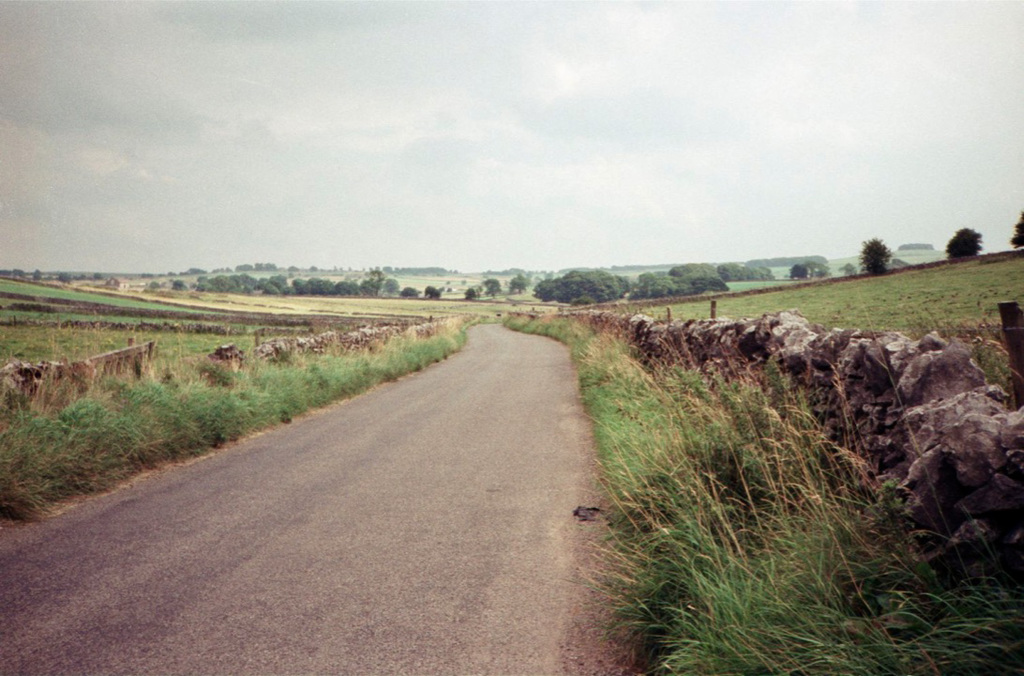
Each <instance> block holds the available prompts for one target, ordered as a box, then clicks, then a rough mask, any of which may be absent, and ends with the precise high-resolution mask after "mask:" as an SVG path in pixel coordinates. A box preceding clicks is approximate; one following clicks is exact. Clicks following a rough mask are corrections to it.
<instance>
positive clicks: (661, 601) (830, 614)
mask: <svg viewBox="0 0 1024 676" xmlns="http://www.w3.org/2000/svg"><path fill="white" fill-rule="evenodd" d="M508 324H509V325H510V326H511V327H512V328H516V329H519V330H524V331H528V332H532V333H540V334H544V335H550V336H553V337H556V338H558V339H560V340H563V341H566V342H568V344H569V345H570V346H571V348H572V352H573V355H574V358H575V360H576V362H577V365H578V371H579V379H580V385H581V390H582V395H583V399H584V402H585V405H586V406H587V409H588V411H589V413H590V414H591V416H592V417H593V419H594V425H595V438H596V440H597V443H598V453H599V461H600V463H601V467H602V474H603V477H602V478H603V482H604V486H605V490H606V492H607V495H608V498H609V501H610V503H611V504H612V506H613V510H612V514H611V515H610V526H611V530H610V536H609V541H608V546H607V557H608V560H609V562H610V565H609V570H610V572H609V575H608V578H607V580H606V583H605V591H606V593H607V595H608V598H609V600H610V602H611V603H612V605H613V606H614V608H615V611H616V614H617V617H618V621H619V622H620V623H621V625H622V626H623V627H625V628H627V629H629V630H630V631H632V632H633V633H634V634H635V636H636V637H637V638H638V640H639V642H640V643H641V645H642V646H643V649H644V651H645V653H646V655H647V657H648V660H649V664H650V668H651V671H652V672H655V673H666V674H668V673H671V674H716V675H726V674H865V675H867V674H872V675H876V674H1009V673H1015V674H1016V673H1024V590H1022V588H1021V587H1020V585H1018V584H1015V583H1014V582H1012V581H1009V580H999V579H987V580H974V581H971V582H957V581H953V580H947V579H944V578H943V576H942V575H941V574H940V573H939V572H937V571H935V570H933V569H932V568H931V567H930V566H928V565H927V564H926V563H924V562H922V561H920V560H919V558H918V557H917V556H916V555H915V548H914V542H913V536H912V535H911V534H909V533H908V532H907V530H906V529H905V523H904V519H903V515H902V508H901V506H900V504H899V502H898V501H896V500H895V498H894V491H893V490H892V487H890V486H883V487H880V488H879V489H877V490H867V489H865V488H864V486H865V485H866V484H865V481H864V477H863V474H862V468H861V464H860V462H859V460H858V459H857V458H856V457H854V456H852V455H851V454H849V453H847V452H846V451H844V450H843V449H841V448H838V447H836V446H834V445H833V444H831V443H830V442H828V441H827V440H826V439H825V437H824V435H823V434H822V433H821V430H820V429H819V427H818V425H817V423H816V421H815V420H814V419H813V417H812V416H811V415H810V413H809V411H808V407H807V406H806V404H805V402H804V401H802V399H801V394H800V392H799V391H797V390H794V389H792V388H790V387H789V385H788V383H787V382H786V380H785V379H784V378H782V377H781V376H780V375H779V374H778V373H777V372H775V373H773V372H772V371H771V370H770V369H769V371H767V372H766V374H765V377H764V380H763V382H760V383H748V384H736V383H725V382H715V383H711V384H708V383H705V382H704V381H703V380H702V379H701V378H700V377H699V376H697V375H696V374H694V373H692V372H687V371H683V370H679V369H675V370H664V371H660V372H650V371H648V370H646V369H644V368H643V367H642V366H641V365H640V364H638V363H637V362H636V361H635V360H634V359H633V358H632V356H631V354H630V350H629V348H628V346H626V345H625V344H624V343H622V342H620V341H617V340H615V339H614V338H612V337H609V336H602V335H595V334H593V333H592V332H590V331H589V330H588V329H584V328H582V327H580V326H578V325H575V324H569V323H568V322H566V321H565V320H537V321H532V322H528V321H526V320H521V319H511V320H509V322H508Z"/></svg>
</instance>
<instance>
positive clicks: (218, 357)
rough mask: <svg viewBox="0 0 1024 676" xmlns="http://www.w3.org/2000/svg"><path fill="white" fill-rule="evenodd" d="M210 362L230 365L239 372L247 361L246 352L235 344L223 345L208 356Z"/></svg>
mask: <svg viewBox="0 0 1024 676" xmlns="http://www.w3.org/2000/svg"><path fill="white" fill-rule="evenodd" d="M206 358H207V359H209V360H210V361H215V362H218V363H222V364H228V365H229V366H230V367H231V368H232V369H234V370H238V369H239V368H241V366H242V362H243V361H245V352H243V351H242V350H240V349H238V347H237V346H235V345H234V344H230V345H221V346H220V347H218V348H217V349H216V350H214V351H213V352H211V353H210V354H208V355H207V356H206Z"/></svg>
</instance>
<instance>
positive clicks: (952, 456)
mask: <svg viewBox="0 0 1024 676" xmlns="http://www.w3.org/2000/svg"><path fill="white" fill-rule="evenodd" d="M571 315H572V316H573V317H574V318H577V319H579V320H582V321H585V322H587V323H589V324H591V325H592V326H595V327H597V328H599V329H602V330H606V331H615V332H617V333H619V334H620V335H622V336H623V337H625V338H626V339H628V340H629V341H630V342H631V343H632V344H633V345H634V346H635V347H636V348H637V349H638V351H639V353H640V355H641V356H642V358H643V359H645V360H647V361H648V362H650V363H675V364H678V363H682V364H685V365H687V366H688V367H690V368H694V369H698V370H700V371H702V372H705V373H711V372H714V373H718V374H722V375H723V376H725V377H738V376H741V375H742V374H744V373H748V372H750V371H751V370H752V369H756V368H757V367H758V366H759V365H762V364H764V363H765V362H767V361H768V360H775V361H776V362H777V363H778V364H779V366H780V367H781V368H782V370H783V371H784V372H786V373H788V374H789V375H790V376H791V377H792V378H794V379H795V380H797V381H798V382H800V383H802V384H803V385H805V386H806V387H807V388H808V391H809V392H810V396H811V401H812V405H813V406H814V409H815V413H816V414H817V415H818V417H819V419H820V420H821V421H822V422H823V424H824V425H825V428H826V430H827V431H828V433H829V434H830V436H831V437H832V438H833V440H835V441H837V442H839V443H841V444H843V445H844V446H846V447H848V448H853V449H855V450H857V451H858V452H859V453H860V454H861V455H862V456H863V457H864V458H865V459H866V460H867V462H868V464H869V466H870V468H871V469H872V471H873V472H872V474H873V476H874V477H875V478H876V479H877V480H878V482H881V481H886V480H891V481H894V482H896V483H897V484H898V485H899V490H900V491H901V492H902V494H903V496H904V497H905V499H906V504H907V508H908V513H909V516H910V518H911V519H912V521H913V522H914V524H915V526H916V527H917V528H918V529H920V530H921V532H922V533H924V534H925V536H924V537H923V539H922V542H923V545H924V547H925V551H926V555H927V556H928V557H929V558H930V559H933V560H936V561H939V562H941V563H943V564H945V565H947V566H948V567H950V568H953V569H955V570H958V571H961V572H965V573H967V574H970V575H980V574H985V573H987V572H991V571H990V564H991V562H992V561H993V557H992V556H991V554H992V553H993V552H994V553H995V554H996V557H995V559H996V560H997V561H998V562H999V563H1000V564H1001V566H1002V567H1003V568H1004V569H1005V570H1008V571H1011V572H1012V573H1014V574H1015V575H1018V576H1022V577H1024V408H1022V409H1021V410H1017V411H1011V410H1009V409H1008V408H1007V395H1006V393H1005V392H1004V391H1003V390H1002V389H1001V388H998V387H995V386H991V385H988V384H986V382H985V377H984V374H983V373H982V371H981V369H980V368H978V366H977V365H976V364H975V363H974V362H973V361H972V360H971V351H970V349H969V348H968V347H967V346H966V345H963V344H962V343H959V342H956V341H952V342H950V341H946V340H943V339H942V338H941V337H940V336H938V335H937V334H929V335H927V336H925V337H924V338H922V339H920V340H911V339H910V338H908V337H906V336H904V335H901V334H899V333H892V332H885V333H871V332H862V331H854V330H840V329H832V330H826V329H825V328H824V327H822V326H820V325H817V324H812V323H810V322H808V321H807V320H806V319H805V318H804V317H803V316H802V315H800V313H799V312H797V311H795V310H794V311H788V312H779V313H775V314H766V315H764V316H762V317H760V318H757V319H744V320H728V319H718V320H691V321H685V322H682V321H677V322H667V323H666V322H658V321H655V320H654V319H652V318H651V317H648V316H645V315H633V316H632V317H626V316H623V315H616V314H613V313H608V312H578V313H571Z"/></svg>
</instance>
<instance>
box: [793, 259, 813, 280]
mask: <svg viewBox="0 0 1024 676" xmlns="http://www.w3.org/2000/svg"><path fill="white" fill-rule="evenodd" d="M810 274H811V273H810V271H809V270H808V269H807V266H806V265H805V264H803V263H797V264H795V265H794V266H793V267H791V268H790V269H789V278H790V279H807V277H808V276H810Z"/></svg>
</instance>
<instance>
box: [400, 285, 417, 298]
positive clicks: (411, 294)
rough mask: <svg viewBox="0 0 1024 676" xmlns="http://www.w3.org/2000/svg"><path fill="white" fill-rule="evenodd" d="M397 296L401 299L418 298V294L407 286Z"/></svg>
mask: <svg viewBox="0 0 1024 676" xmlns="http://www.w3.org/2000/svg"><path fill="white" fill-rule="evenodd" d="M398 295H399V296H401V297H402V298H419V295H420V292H419V291H417V290H416V289H414V288H412V287H411V286H407V287H405V288H404V289H402V290H401V291H400V292H399V294H398Z"/></svg>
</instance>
